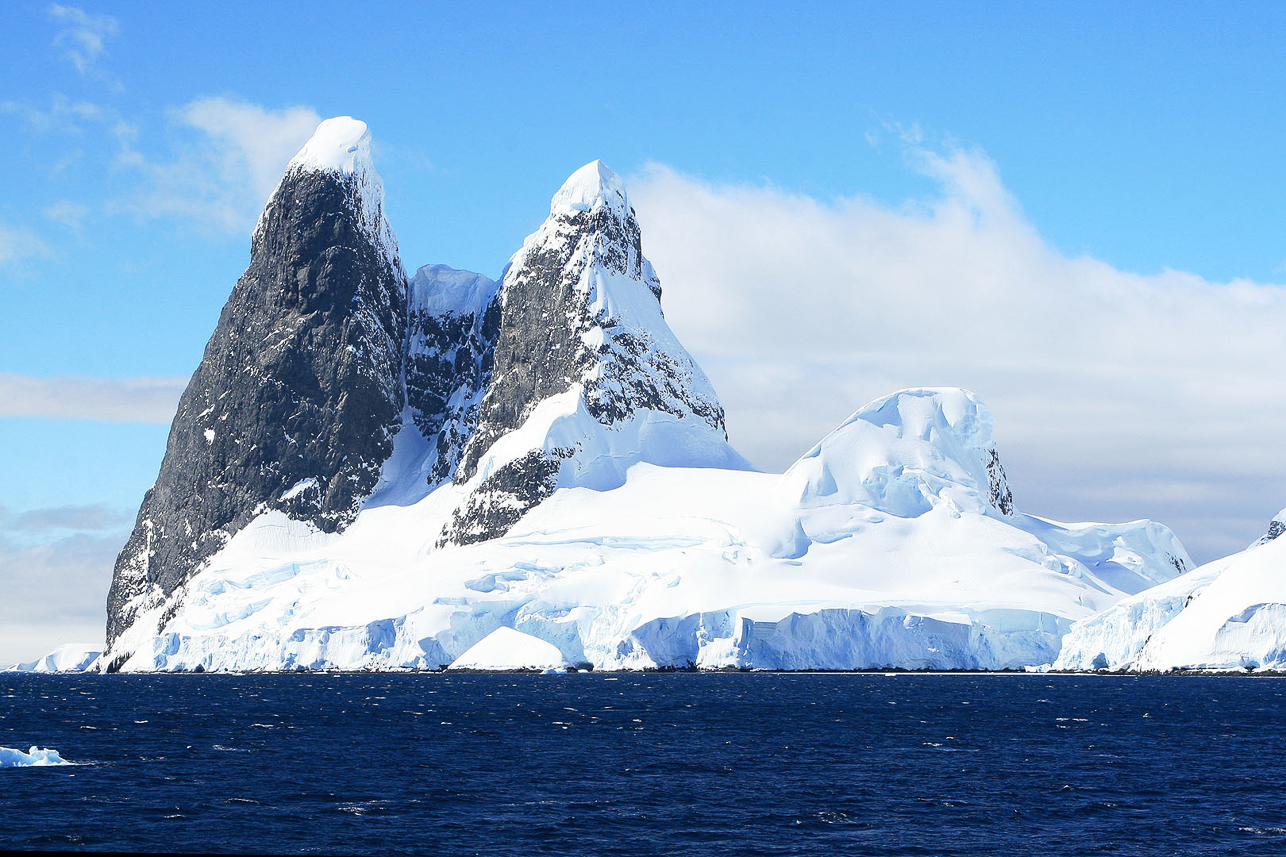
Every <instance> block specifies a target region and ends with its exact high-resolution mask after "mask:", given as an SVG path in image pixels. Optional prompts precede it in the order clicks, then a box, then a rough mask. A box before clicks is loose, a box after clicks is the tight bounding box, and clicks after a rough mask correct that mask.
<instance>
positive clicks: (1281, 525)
mask: <svg viewBox="0 0 1286 857" xmlns="http://www.w3.org/2000/svg"><path fill="white" fill-rule="evenodd" d="M1283 533H1286V509H1282V510H1281V511H1280V512H1278V513H1277V516H1276V517H1275V518H1273V519H1272V520H1271V521H1269V522H1268V531H1267V532H1266V533H1264V534H1263V535H1262V536H1261V537H1260V538H1259V540H1258V541H1257V542H1255V543H1254V544H1253V545H1251V547H1258V546H1259V545H1266V544H1268V543H1269V542H1271V541H1273V540H1274V539H1277V538H1279V537H1281V535H1282V534H1283Z"/></svg>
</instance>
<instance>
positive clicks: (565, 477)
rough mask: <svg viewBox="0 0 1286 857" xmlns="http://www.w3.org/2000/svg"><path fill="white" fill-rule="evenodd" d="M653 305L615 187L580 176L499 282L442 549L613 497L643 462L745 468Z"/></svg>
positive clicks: (719, 411) (711, 396)
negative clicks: (461, 493)
mask: <svg viewBox="0 0 1286 857" xmlns="http://www.w3.org/2000/svg"><path fill="white" fill-rule="evenodd" d="M660 301H661V285H660V281H659V280H658V279H657V276H656V273H655V272H654V271H653V270H652V265H651V263H649V262H648V261H647V259H645V258H644V257H643V251H642V238H641V234H640V231H639V226H638V222H637V221H636V220H635V217H634V210H633V209H632V208H631V207H630V204H629V199H628V197H627V196H626V193H625V187H624V184H623V183H622V182H621V179H620V177H619V176H618V175H616V173H614V172H612V171H611V170H610V169H608V168H607V167H606V166H605V165H604V164H603V163H602V162H601V161H594V162H593V163H590V164H586V165H585V166H584V167H582V168H580V169H579V170H577V171H576V172H575V173H573V174H572V175H571V177H570V178H568V179H567V181H566V182H565V183H564V184H563V186H562V188H560V189H559V191H558V193H557V194H555V195H554V198H553V200H552V202H551V203H550V207H549V217H548V219H546V221H545V222H544V224H542V225H541V227H540V228H539V229H538V230H536V232H534V233H533V234H532V235H530V236H529V237H528V238H527V240H526V241H525V242H523V246H522V249H521V250H519V251H518V252H517V253H516V254H514V257H513V259H512V260H510V263H509V266H508V268H507V269H506V271H505V275H504V277H503V279H502V282H501V285H500V291H499V296H498V310H499V322H498V331H499V333H498V336H497V338H496V340H495V351H494V356H493V359H492V368H491V374H490V377H489V379H488V381H487V384H486V388H485V392H484V393H483V395H482V396H481V399H480V401H479V402H478V412H477V421H476V424H475V425H471V426H470V428H471V429H472V434H471V437H470V438H469V440H468V442H467V444H466V445H465V446H464V451H463V456H462V458H461V460H460V463H459V466H458V468H457V469H456V472H455V477H454V481H455V482H456V483H457V484H459V485H463V486H466V487H467V498H466V499H465V500H464V501H463V502H462V503H461V504H460V506H459V507H458V509H457V510H456V512H455V513H454V514H453V515H452V516H451V520H450V523H449V524H448V526H447V528H446V529H445V530H444V532H443V534H442V542H443V543H444V544H448V543H449V544H468V543H472V542H478V541H484V540H487V539H491V538H495V537H497V536H500V535H503V534H504V533H505V532H507V531H508V530H509V529H510V528H511V527H512V526H513V525H514V524H515V523H516V522H517V521H518V520H519V519H520V518H521V517H522V515H523V514H524V513H525V512H527V511H528V510H529V509H531V508H533V507H534V506H536V505H537V504H539V503H540V502H541V501H543V500H545V499H546V498H547V497H549V496H550V495H551V494H552V493H553V492H554V491H555V490H556V489H558V488H571V487H576V486H582V487H587V488H594V489H598V490H607V489H609V488H614V487H616V486H618V485H620V484H622V483H623V482H624V481H625V473H626V471H627V470H628V469H629V468H630V467H631V466H632V465H633V464H635V463H637V462H640V461H644V462H649V463H652V464H662V465H667V466H686V467H703V466H704V467H735V468H745V467H748V465H747V464H746V463H745V461H744V460H743V459H742V458H741V456H739V455H738V454H737V453H736V452H735V451H734V450H733V449H732V447H730V446H729V445H728V442H727V432H726V431H725V430H724V415H723V407H722V406H721V405H720V404H719V399H718V397H717V396H716V395H715V392H714V389H713V388H712V387H711V386H710V382H709V380H708V379H707V378H706V376H705V373H704V372H702V371H701V369H700V367H698V366H697V364H696V362H695V361H694V360H693V359H692V357H691V356H690V355H689V354H688V352H687V351H686V350H685V349H684V348H683V346H682V345H680V344H679V342H678V340H677V339H676V338H675V337H674V334H673V333H671V331H670V329H669V326H668V325H667V324H666V323H665V319H664V317H663V315H662V313H661V303H660Z"/></svg>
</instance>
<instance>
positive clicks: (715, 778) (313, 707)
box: [0, 673, 1286, 857]
mask: <svg viewBox="0 0 1286 857" xmlns="http://www.w3.org/2000/svg"><path fill="white" fill-rule="evenodd" d="M32 744H36V745H39V746H41V747H52V748H55V749H57V750H58V751H59V752H60V753H61V754H62V756H63V757H64V758H66V759H68V760H71V761H74V762H77V763H79V764H77V765H75V766H67V767H47V768H5V769H0V848H6V849H72V850H86V851H91V850H105V851H155V852H163V851H200V852H226V853H329V854H381V855H382V854H388V853H397V852H411V853H423V854H441V855H456V854H469V855H487V857H498V855H532V854H560V855H562V854H567V855H613V854H620V855H651V854H665V855H688V854H698V855H828V854H845V855H846V854H872V855H901V854H925V855H982V854H992V855H1006V857H1010V855H1018V854H1024V855H1025V854H1032V855H1037V854H1038V855H1064V854H1066V855H1087V854H1126V855H1135V854H1137V855H1185V857H1186V855H1204V854H1228V855H1232V854H1237V855H1272V854H1286V679H1274V678H1232V677H1228V678H1198V677H1136V678H1120V677H1096V676H1037V675H993V676H970V675H921V674H898V675H893V676H885V675H871V674H749V673H714V674H697V673H652V674H602V673H597V674H595V673H579V674H572V675H559V676H552V675H551V676H543V675H479V674H472V675H449V674H351V673H350V674H338V675H323V674H304V675H253V676H220V675H175V676H122V675H115V676H93V677H78V676H21V675H13V674H8V675H0V746H7V747H15V748H19V749H22V750H26V749H27V748H28V747H29V746H30V745H32Z"/></svg>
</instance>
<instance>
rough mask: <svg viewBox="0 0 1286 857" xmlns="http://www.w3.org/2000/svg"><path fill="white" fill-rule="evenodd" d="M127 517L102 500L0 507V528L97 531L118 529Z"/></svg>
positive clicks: (129, 519)
mask: <svg viewBox="0 0 1286 857" xmlns="http://www.w3.org/2000/svg"><path fill="white" fill-rule="evenodd" d="M130 521H131V518H130V517H129V516H128V515H126V514H125V513H123V512H121V511H120V510H118V509H113V508H111V507H109V506H106V505H104V504H102V503H95V504H93V505H88V506H55V507H52V508H48V509H29V510H27V511H25V512H18V513H13V512H10V511H9V510H7V509H4V508H0V529H4V530H12V531H22V532H38V533H39V532H45V531H47V530H81V531H91V532H97V531H100V530H110V529H116V528H120V527H122V526H123V525H125V524H128V523H129V522H130Z"/></svg>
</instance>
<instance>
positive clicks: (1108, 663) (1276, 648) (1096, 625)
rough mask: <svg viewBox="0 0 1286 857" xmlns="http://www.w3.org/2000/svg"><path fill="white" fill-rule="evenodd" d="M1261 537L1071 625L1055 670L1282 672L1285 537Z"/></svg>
mask: <svg viewBox="0 0 1286 857" xmlns="http://www.w3.org/2000/svg"><path fill="white" fill-rule="evenodd" d="M1284 519H1286V511H1283V513H1279V514H1278V515H1277V517H1276V518H1274V519H1273V520H1272V521H1271V522H1270V524H1269V527H1268V532H1267V533H1266V534H1265V536H1264V537H1263V538H1261V539H1260V540H1259V541H1257V542H1256V543H1255V544H1253V545H1251V546H1250V548H1248V549H1247V550H1245V551H1242V552H1241V553H1236V554H1233V555H1232V556H1228V557H1224V558H1223V559H1219V560H1215V561H1214V562H1211V563H1207V564H1206V565H1203V566H1201V567H1200V568H1197V569H1196V570H1194V571H1192V572H1190V573H1188V574H1185V575H1183V576H1182V577H1179V578H1177V579H1175V580H1171V581H1169V582H1168V583H1164V584H1162V585H1160V586H1156V587H1154V588H1151V589H1148V590H1147V591H1145V592H1141V593H1139V594H1137V595H1134V596H1133V597H1130V598H1126V599H1123V600H1122V601H1120V602H1119V603H1117V604H1115V605H1114V606H1112V607H1111V608H1109V609H1108V610H1106V611H1104V612H1103V613H1100V614H1099V615H1097V616H1093V617H1091V618H1089V619H1086V620H1084V621H1081V622H1078V623H1077V624H1076V625H1075V626H1073V628H1072V630H1071V633H1070V634H1068V636H1067V638H1066V640H1065V642H1064V644H1063V650H1062V652H1061V653H1060V654H1059V658H1058V661H1057V663H1056V664H1055V666H1056V667H1057V668H1060V669H1112V670H1132V671H1151V670H1156V671H1170V670H1217V671H1222V670H1242V669H1245V670H1273V671H1282V670H1286V539H1283V538H1279V537H1280V536H1281V534H1282V532H1283V528H1282V521H1283V520H1284Z"/></svg>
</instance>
